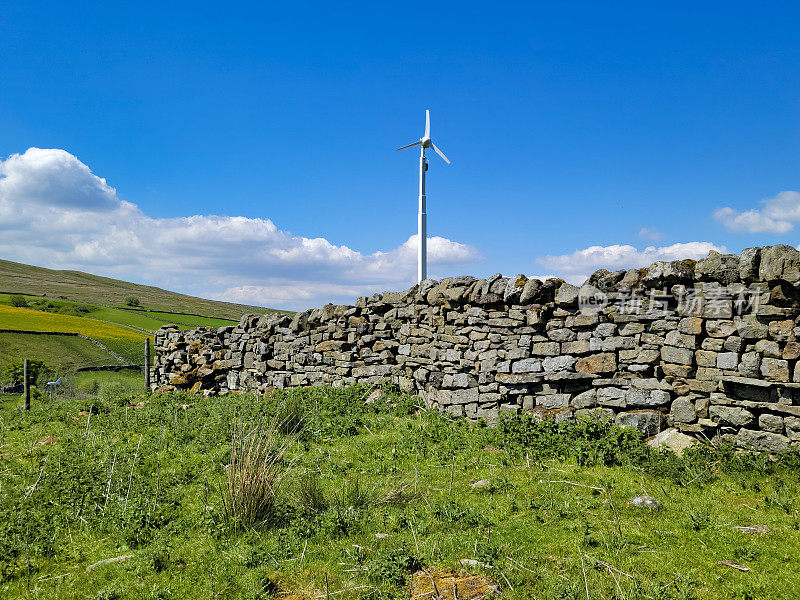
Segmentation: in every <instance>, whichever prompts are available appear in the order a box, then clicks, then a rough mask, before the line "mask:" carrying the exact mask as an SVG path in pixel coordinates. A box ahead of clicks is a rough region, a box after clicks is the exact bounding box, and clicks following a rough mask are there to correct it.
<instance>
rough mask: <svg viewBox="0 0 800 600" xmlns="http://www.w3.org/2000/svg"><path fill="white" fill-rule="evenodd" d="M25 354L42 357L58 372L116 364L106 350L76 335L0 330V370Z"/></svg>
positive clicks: (28, 356)
mask: <svg viewBox="0 0 800 600" xmlns="http://www.w3.org/2000/svg"><path fill="white" fill-rule="evenodd" d="M24 358H28V359H30V360H42V361H44V362H45V364H47V365H48V366H49V367H50V368H52V369H54V370H56V371H57V372H64V371H68V370H71V369H73V368H75V367H81V366H89V365H115V364H118V361H117V360H116V359H115V358H114V357H113V356H111V355H110V354H109V353H108V352H106V351H105V350H103V349H101V348H98V347H97V346H95V345H94V344H92V343H91V342H89V341H87V340H84V339H82V338H79V337H71V336H62V335H28V334H24V333H6V332H0V370H2V368H3V367H5V366H6V365H9V364H11V363H13V362H18V361H20V360H22V359H24Z"/></svg>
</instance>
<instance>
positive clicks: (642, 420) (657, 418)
mask: <svg viewBox="0 0 800 600" xmlns="http://www.w3.org/2000/svg"><path fill="white" fill-rule="evenodd" d="M614 423H615V424H616V425H618V426H619V427H631V428H633V429H638V430H639V431H641V432H642V433H643V434H645V435H647V436H653V435H656V434H657V433H658V432H660V431H661V430H662V429H663V427H662V426H663V423H664V415H662V414H661V413H660V412H658V411H656V410H635V411H631V412H623V413H619V414H618V415H617V416H616V418H615V419H614Z"/></svg>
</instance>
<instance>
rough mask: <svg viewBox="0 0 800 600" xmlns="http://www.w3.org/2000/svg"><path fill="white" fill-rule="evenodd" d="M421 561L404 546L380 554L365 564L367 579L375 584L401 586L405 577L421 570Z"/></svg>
mask: <svg viewBox="0 0 800 600" xmlns="http://www.w3.org/2000/svg"><path fill="white" fill-rule="evenodd" d="M422 566H423V565H422V561H421V560H420V559H419V558H418V557H417V556H416V555H415V554H414V553H412V552H411V551H409V549H408V548H407V547H406V546H400V547H398V548H392V549H391V550H388V551H385V552H380V553H379V554H378V555H377V556H375V558H373V559H372V560H371V561H370V562H369V563H367V577H368V578H369V580H370V581H373V582H376V583H383V582H386V583H390V584H394V585H402V584H403V583H405V580H406V575H407V574H408V573H413V572H415V571H418V570H419V569H421V568H422Z"/></svg>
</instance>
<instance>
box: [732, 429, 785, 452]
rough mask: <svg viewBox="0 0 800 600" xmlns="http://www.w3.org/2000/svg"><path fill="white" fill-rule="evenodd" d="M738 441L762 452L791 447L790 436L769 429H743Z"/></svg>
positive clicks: (783, 449)
mask: <svg viewBox="0 0 800 600" xmlns="http://www.w3.org/2000/svg"><path fill="white" fill-rule="evenodd" d="M736 443H737V445H739V446H742V447H744V448H751V449H753V450H759V451H761V452H785V451H786V450H788V449H789V438H787V437H784V436H782V435H779V434H777V433H769V432H767V431H754V430H752V429H741V430H739V434H738V435H737V436H736Z"/></svg>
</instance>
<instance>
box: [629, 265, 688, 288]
mask: <svg viewBox="0 0 800 600" xmlns="http://www.w3.org/2000/svg"><path fill="white" fill-rule="evenodd" d="M643 271H644V274H643V276H642V278H641V283H642V285H643V286H645V287H648V288H654V287H657V288H663V287H672V286H673V285H675V284H677V283H689V282H690V281H692V279H693V278H694V261H691V260H674V261H671V262H666V261H657V262H654V263H653V264H652V265H650V266H649V267H648V268H647V269H643Z"/></svg>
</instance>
